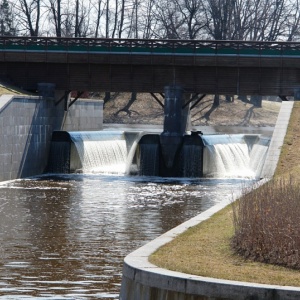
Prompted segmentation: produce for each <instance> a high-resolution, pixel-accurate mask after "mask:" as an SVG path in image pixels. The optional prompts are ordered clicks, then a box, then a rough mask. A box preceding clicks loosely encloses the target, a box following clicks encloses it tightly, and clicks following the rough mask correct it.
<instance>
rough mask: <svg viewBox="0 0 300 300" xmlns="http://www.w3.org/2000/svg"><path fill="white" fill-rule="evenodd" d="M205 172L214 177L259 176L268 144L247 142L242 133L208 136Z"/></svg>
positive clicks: (205, 138) (204, 163)
mask: <svg viewBox="0 0 300 300" xmlns="http://www.w3.org/2000/svg"><path fill="white" fill-rule="evenodd" d="M204 141H205V143H206V147H205V149H204V158H203V174H204V176H206V177H214V178H258V177H259V176H260V173H261V170H262V167H263V164H264V161H265V157H266V154H267V150H268V146H267V145H261V144H254V145H253V146H252V147H249V145H248V144H247V143H246V142H245V140H244V138H243V136H242V135H236V136H230V135H227V136H226V135H222V136H220V137H219V136H217V135H216V136H211V137H210V136H206V137H204Z"/></svg>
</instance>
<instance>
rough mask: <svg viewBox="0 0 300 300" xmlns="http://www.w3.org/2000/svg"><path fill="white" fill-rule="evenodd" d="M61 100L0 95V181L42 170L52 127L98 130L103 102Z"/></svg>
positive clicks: (34, 173) (101, 120)
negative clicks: (69, 101) (65, 102)
mask: <svg viewBox="0 0 300 300" xmlns="http://www.w3.org/2000/svg"><path fill="white" fill-rule="evenodd" d="M63 106H64V104H63V103H60V104H59V105H55V101H54V100H43V98H42V97H28V96H12V95H4V96H1V97H0V181H5V180H11V179H16V178H23V177H28V176H33V175H38V174H42V173H43V172H44V170H45V168H46V166H47V161H48V153H49V148H50V141H51V136H52V132H53V131H54V130H67V131H72V130H101V129H102V122H103V102H102V101H95V100H90V101H87V100H78V101H76V102H75V104H73V105H72V106H71V107H70V108H69V111H68V112H65V111H64V108H63Z"/></svg>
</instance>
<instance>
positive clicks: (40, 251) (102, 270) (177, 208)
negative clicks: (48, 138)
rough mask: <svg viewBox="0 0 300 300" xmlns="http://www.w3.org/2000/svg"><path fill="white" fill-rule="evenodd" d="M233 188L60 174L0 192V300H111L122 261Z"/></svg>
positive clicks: (185, 181)
mask: <svg viewBox="0 0 300 300" xmlns="http://www.w3.org/2000/svg"><path fill="white" fill-rule="evenodd" d="M240 187H241V182H240V181H235V180H230V181H228V180H227V181H222V180H189V179H181V180H178V179H177V180H172V179H159V178H138V177H117V176H97V175H93V176H89V175H66V176H56V177H40V178H37V179H32V180H18V181H14V182H11V183H7V184H4V185H2V186H0V195H1V196H0V215H1V218H0V229H1V231H0V255H1V263H0V299H17V300H19V299H117V298H118V293H119V289H120V282H121V272H122V262H123V258H124V257H125V256H126V255H127V254H128V253H129V252H131V251H133V250H134V249H136V248H137V247H139V246H141V245H142V244H144V243H146V242H147V241H150V240H151V239H153V238H155V237H157V236H158V235H160V234H162V233H163V232H165V231H167V230H169V229H171V228H173V227H175V226H176V225H178V224H180V223H182V222H184V221H186V220H187V219H189V218H191V217H193V216H195V215H196V214H198V213H200V212H201V211H203V210H206V209H207V208H209V207H210V206H212V205H214V204H215V203H216V202H219V201H221V200H223V199H224V197H230V195H231V192H232V191H233V190H235V189H238V188H240Z"/></svg>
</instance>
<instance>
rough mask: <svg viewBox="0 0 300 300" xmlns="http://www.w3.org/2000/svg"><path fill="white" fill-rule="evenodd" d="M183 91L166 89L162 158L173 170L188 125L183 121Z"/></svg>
mask: <svg viewBox="0 0 300 300" xmlns="http://www.w3.org/2000/svg"><path fill="white" fill-rule="evenodd" d="M183 99H184V98H183V89H182V87H180V86H176V85H174V86H166V87H165V109H164V115H165V118H164V131H163V133H162V134H161V136H160V144H161V151H162V157H163V160H164V163H165V166H166V167H167V168H171V167H172V166H173V163H174V159H175V156H176V153H177V151H178V149H179V148H180V146H181V144H182V139H183V135H184V132H185V127H186V124H184V125H183V124H182V121H183V120H186V118H183V117H182V115H183V110H182V106H183V103H184V101H183Z"/></svg>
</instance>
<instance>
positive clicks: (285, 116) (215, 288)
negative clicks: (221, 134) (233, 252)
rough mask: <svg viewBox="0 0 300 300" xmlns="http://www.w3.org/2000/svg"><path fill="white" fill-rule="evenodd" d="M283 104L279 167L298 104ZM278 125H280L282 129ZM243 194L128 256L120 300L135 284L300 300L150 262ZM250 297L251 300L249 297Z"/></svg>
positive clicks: (298, 293)
mask: <svg viewBox="0 0 300 300" xmlns="http://www.w3.org/2000/svg"><path fill="white" fill-rule="evenodd" d="M283 103H287V104H283ZM283 103H282V104H283V105H282V106H281V109H280V112H279V115H278V119H277V122H276V126H275V128H276V127H277V130H276V132H275V129H274V134H273V136H272V140H273V138H274V137H278V135H283V136H281V138H280V140H278V139H276V142H274V141H273V144H272V140H271V143H270V146H272V145H273V149H275V150H276V157H277V160H276V165H277V162H278V159H279V155H280V151H281V146H282V143H283V140H284V137H285V134H286V130H287V127H288V121H289V118H290V114H291V111H292V108H293V105H294V103H293V102H292V103H288V102H283ZM284 122H286V124H285V126H282V124H283V123H284ZM278 124H279V125H280V126H278ZM275 150H274V151H275ZM268 161H270V158H269V160H266V162H268ZM276 165H275V168H276ZM272 168H273V167H272ZM275 168H274V170H273V169H271V171H273V173H272V175H273V174H274V171H275ZM268 174H270V173H268ZM271 177H272V176H267V178H266V179H263V180H261V181H259V182H258V183H257V185H256V186H254V188H257V187H258V186H260V185H262V184H264V183H265V182H267V181H268V180H269V179H268V178H271ZM252 188H253V187H252ZM241 193H242V192H240V193H236V194H234V195H233V196H232V200H231V201H229V200H225V201H222V202H221V203H218V204H217V205H215V206H213V207H211V208H210V209H208V210H206V211H205V212H203V213H201V214H199V215H197V216H196V217H194V218H192V219H190V220H188V221H186V222H184V223H182V224H180V225H179V226H177V227H175V228H173V229H171V230H170V231H168V232H166V233H164V234H163V235H161V236H159V237H158V238H156V239H154V240H153V241H151V242H149V243H147V244H146V245H144V246H142V247H140V248H139V249H137V250H135V251H133V252H132V253H130V254H129V255H127V256H126V257H125V259H124V265H123V280H122V286H121V293H120V299H121V300H127V299H131V298H127V296H126V295H128V290H127V289H128V287H129V286H131V288H132V283H134V284H135V285H136V284H138V285H140V286H146V287H150V288H156V289H159V290H162V291H174V292H178V293H182V294H184V295H201V296H204V297H218V298H224V299H275V298H276V299H286V300H288V299H299V297H300V287H293V286H280V285H269V284H258V283H249V282H242V281H232V280H224V279H216V278H210V277H202V276H196V275H191V274H185V273H180V272H175V271H170V270H167V269H163V268H160V267H157V266H155V265H153V264H151V263H150V262H149V260H148V257H149V256H150V255H151V254H152V253H154V252H155V251H156V250H157V249H159V248H160V247H162V246H163V245H165V244H166V243H168V242H170V241H172V240H173V239H174V238H176V237H177V236H178V235H180V234H181V233H183V232H184V231H186V230H187V229H189V228H190V227H193V226H195V225H198V224H200V223H201V222H203V221H204V220H207V219H208V218H210V217H211V216H213V215H214V214H215V213H216V212H218V211H220V210H221V209H223V208H225V207H226V206H228V205H229V204H230V203H232V202H233V201H235V200H236V199H238V198H239V197H240V196H241ZM128 281H129V284H128ZM139 289H141V287H139ZM249 296H250V297H251V298H249ZM252 297H254V298H252ZM134 299H135V298H134ZM145 299H146V298H145ZM166 299H167V298H166Z"/></svg>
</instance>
